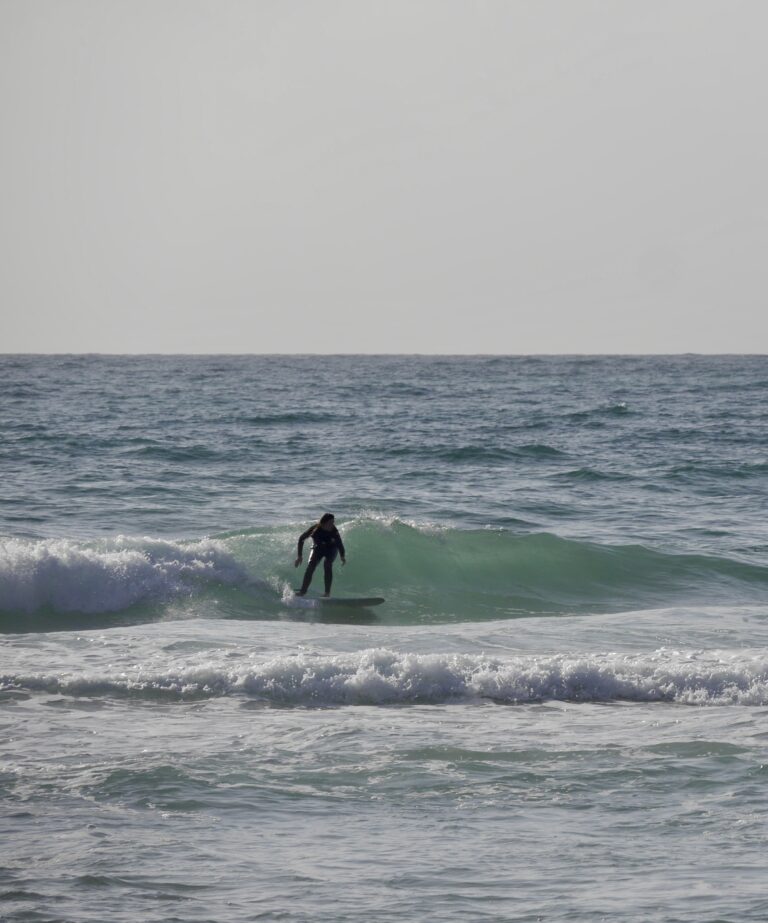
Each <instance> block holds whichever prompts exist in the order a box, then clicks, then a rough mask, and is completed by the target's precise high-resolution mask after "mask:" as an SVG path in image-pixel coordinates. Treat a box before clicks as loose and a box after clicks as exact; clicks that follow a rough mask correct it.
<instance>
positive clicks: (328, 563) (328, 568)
mask: <svg viewBox="0 0 768 923" xmlns="http://www.w3.org/2000/svg"><path fill="white" fill-rule="evenodd" d="M323 576H324V577H325V595H326V596H330V595H331V584H332V583H333V558H326V559H325V560H324V561H323Z"/></svg>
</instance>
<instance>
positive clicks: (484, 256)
mask: <svg viewBox="0 0 768 923" xmlns="http://www.w3.org/2000/svg"><path fill="white" fill-rule="evenodd" d="M766 35H768V3H766V2H764V0H461V2H457V0H377V2H373V0H305V2H301V0H206V2H200V0H0V260H1V261H2V262H1V263H0V266H1V271H0V351H2V352H320V353H326V352H364V353H376V352H399V353H403V352H404V353H411V352H422V353H562V352H573V353H585V352H586V353H599V352H619V353H638V352H639V353H648V352H768V298H767V297H766V295H767V293H768V117H767V115H766V113H767V112H768V54H766Z"/></svg>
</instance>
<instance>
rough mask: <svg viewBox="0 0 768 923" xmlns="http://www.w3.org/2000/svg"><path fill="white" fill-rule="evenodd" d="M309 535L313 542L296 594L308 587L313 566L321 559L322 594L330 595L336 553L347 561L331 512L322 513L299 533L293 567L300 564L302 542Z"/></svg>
mask: <svg viewBox="0 0 768 923" xmlns="http://www.w3.org/2000/svg"><path fill="white" fill-rule="evenodd" d="M310 537H311V538H312V543H313V544H312V551H310V553H309V562H308V563H307V569H306V570H305V571H304V580H303V581H302V583H301V589H300V590H299V591H298V593H297V594H296V595H297V596H304V595H305V593H306V592H307V590H308V589H309V585H310V583H312V577H313V575H314V573H315V568H316V567H317V565H318V564H319V563H320V561H322V562H323V576H324V577H325V593H324V594H323V595H324V596H330V595H331V584H332V583H333V562H334V561H335V560H336V555H337V553H341V563H342V564H346V563H347V557H346V555H345V553H344V542H342V540H341V535H339V530H338V529H337V528H336V524H335V522H334V517H333V513H323V515H322V516H321V517H320V522H317V523H315V524H314V525H313V526H310V527H309V528H308V529H307V531H306V532H302V533H301V535H300V536H299V553H298V555H297V556H296V560H295V562H294V565H293V566H294V567H298V566H299V564H301V557H302V550H303V548H304V542H305V541H306V540H307V539H308V538H310Z"/></svg>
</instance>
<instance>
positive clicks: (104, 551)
mask: <svg viewBox="0 0 768 923" xmlns="http://www.w3.org/2000/svg"><path fill="white" fill-rule="evenodd" d="M245 579H246V575H245V572H244V570H243V568H242V567H241V566H240V565H239V564H238V563H237V561H236V560H235V559H234V557H233V556H232V554H231V553H230V552H229V551H228V550H227V548H226V546H225V545H224V544H223V543H222V542H220V541H217V540H214V539H201V540H199V541H194V542H188V543H185V542H174V541H163V540H160V539H146V538H145V539H140V538H128V537H125V536H118V537H117V538H114V539H109V540H104V541H100V542H94V543H90V544H83V543H78V542H74V541H71V540H68V539H48V540H44V541H27V540H23V539H6V540H3V541H0V611H5V612H9V611H21V612H36V611H39V610H43V609H46V608H49V609H53V610H55V611H57V612H84V613H95V612H118V611H120V610H123V609H127V608H128V607H129V606H133V605H136V604H137V603H142V602H148V601H155V600H159V599H166V598H171V597H173V596H178V595H179V594H184V593H189V592H191V591H193V590H194V588H195V587H196V586H198V585H199V584H200V583H201V582H205V583H211V582H216V583H224V584H235V583H241V582H243V581H244V580H245Z"/></svg>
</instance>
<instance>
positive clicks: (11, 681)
mask: <svg viewBox="0 0 768 923" xmlns="http://www.w3.org/2000/svg"><path fill="white" fill-rule="evenodd" d="M0 688H1V689H2V690H4V691H8V690H27V691H31V692H46V693H54V694H61V695H69V696H126V695H127V696H138V697H146V698H158V697H161V698H187V697H214V696H232V695H242V696H247V697H251V698H256V699H259V700H264V701H266V702H269V703H274V704H282V705H294V706H309V707H333V706H341V705H407V704H448V703H451V702H458V701H468V700H473V699H477V700H491V701H493V702H497V703H501V704H510V705H511V704H521V703H530V702H542V701H547V700H554V701H563V702H618V701H628V702H668V703H677V704H684V705H761V706H763V705H766V704H768V651H765V650H761V651H759V652H754V651H753V652H751V653H749V654H745V653H744V652H743V651H738V652H729V651H706V652H704V651H688V652H679V651H670V650H666V649H661V650H658V651H655V652H653V653H650V654H617V653H585V654H557V655H548V656H539V655H537V656H520V657H515V658H512V659H507V660H499V659H489V658H486V657H483V656H477V655H468V654H461V655H446V654H414V653H398V652H395V651H392V650H388V649H386V648H374V649H369V650H364V651H359V652H356V653H350V654H333V655H326V656H323V655H320V654H296V655H284V656H278V657H273V658H272V659H269V660H266V661H264V662H262V663H256V664H255V663H252V662H251V663H249V664H248V665H247V666H245V667H240V668H235V669H233V668H232V667H231V666H230V667H227V666H224V665H223V664H221V663H220V662H217V660H216V659H215V658H214V659H213V660H209V661H207V662H205V661H203V662H197V663H188V664H179V663H176V664H173V665H170V666H168V667H165V668H154V669H151V668H142V667H141V666H134V667H132V669H131V670H128V671H121V672H120V673H119V674H117V675H114V676H104V675H90V674H57V675H52V674H44V673H40V674H31V675H6V676H0Z"/></svg>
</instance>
